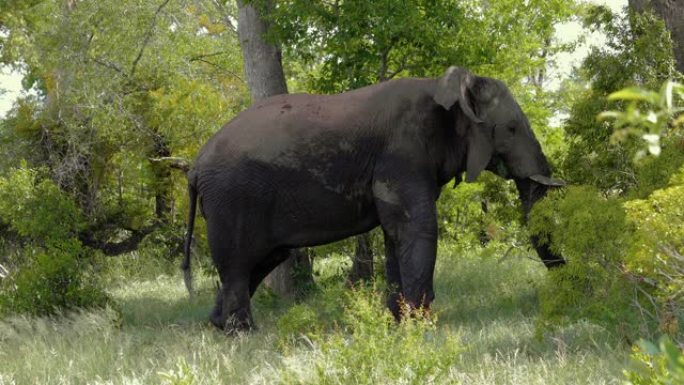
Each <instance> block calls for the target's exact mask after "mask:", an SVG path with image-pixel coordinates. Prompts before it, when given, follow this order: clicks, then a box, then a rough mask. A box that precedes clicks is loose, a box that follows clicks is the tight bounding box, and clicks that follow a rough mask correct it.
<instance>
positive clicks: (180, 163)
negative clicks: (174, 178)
mask: <svg viewBox="0 0 684 385" xmlns="http://www.w3.org/2000/svg"><path fill="white" fill-rule="evenodd" d="M148 159H149V161H150V162H152V163H162V162H164V163H167V165H168V166H169V167H171V168H175V169H177V170H181V171H183V172H185V173H187V172H188V170H190V162H189V161H188V160H187V159H185V158H180V157H177V156H163V157H161V158H148Z"/></svg>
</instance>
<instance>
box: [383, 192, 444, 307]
mask: <svg viewBox="0 0 684 385" xmlns="http://www.w3.org/2000/svg"><path fill="white" fill-rule="evenodd" d="M414 190H415V186H414ZM432 198H433V197H432V195H431V194H423V195H421V196H418V197H416V198H414V199H410V198H408V197H406V198H403V199H401V198H399V196H398V198H397V199H395V200H392V201H390V202H388V201H387V200H384V201H383V200H378V202H376V207H377V209H378V214H379V217H380V223H381V225H382V227H383V230H384V232H385V238H386V241H385V243H386V245H387V246H389V247H388V251H387V265H386V267H387V279H388V283H390V285H392V284H395V285H396V281H398V285H397V286H398V288H399V293H398V295H397V293H396V292H392V291H390V295H389V298H388V306H389V308H390V310H391V311H392V313H393V314H394V316H395V317H396V318H399V317H400V316H401V314H400V313H401V311H402V310H401V306H402V305H404V311H406V310H408V311H410V312H413V311H415V310H426V309H428V308H429V306H430V303H431V302H432V300H433V299H434V297H435V295H434V290H433V283H432V281H433V273H434V268H435V259H436V258H435V257H436V254H437V215H436V207H435V203H434V200H433V199H432ZM390 290H391V288H390Z"/></svg>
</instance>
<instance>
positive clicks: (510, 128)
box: [508, 126, 515, 134]
mask: <svg viewBox="0 0 684 385" xmlns="http://www.w3.org/2000/svg"><path fill="white" fill-rule="evenodd" d="M508 132H510V133H511V134H515V126H508Z"/></svg>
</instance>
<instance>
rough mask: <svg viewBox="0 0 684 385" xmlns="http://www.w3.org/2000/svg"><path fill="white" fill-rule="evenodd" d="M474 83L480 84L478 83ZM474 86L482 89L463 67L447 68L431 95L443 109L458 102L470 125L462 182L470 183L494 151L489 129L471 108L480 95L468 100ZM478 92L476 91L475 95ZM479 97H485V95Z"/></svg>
mask: <svg viewBox="0 0 684 385" xmlns="http://www.w3.org/2000/svg"><path fill="white" fill-rule="evenodd" d="M478 80H480V81H479V82H478ZM476 83H478V84H477V85H478V86H482V84H480V83H482V79H480V78H478V77H476V76H474V75H472V74H471V73H470V72H468V71H467V70H465V69H463V68H458V67H449V69H448V70H447V71H446V73H445V74H444V76H442V78H441V79H439V83H438V84H437V89H436V90H435V96H434V100H435V102H436V103H437V104H439V105H440V106H442V107H444V108H445V109H447V110H448V109H450V108H451V107H452V106H453V105H454V104H456V103H458V105H459V106H460V107H461V111H463V114H464V115H465V116H466V117H467V118H468V119H469V120H470V121H471V122H472V124H470V125H468V126H469V127H468V133H467V141H468V150H467V151H468V156H467V158H466V159H467V160H466V182H472V181H474V180H475V178H477V176H478V175H480V173H481V172H482V170H484V169H485V168H486V167H487V165H488V164H489V160H490V159H491V158H492V154H493V152H494V149H493V147H492V143H491V135H490V134H491V133H490V132H489V131H490V130H491V128H489V127H488V126H487V124H486V123H484V121H482V119H480V118H478V117H477V116H476V115H475V113H474V112H473V110H472V108H471V104H473V102H475V103H480V100H479V99H480V95H477V97H478V100H471V98H470V95H472V94H473V92H472V91H473V86H475V85H476ZM476 88H479V87H476ZM480 91H481V90H477V91H476V92H475V93H478V92H480ZM483 96H485V97H487V96H488V95H483ZM464 128H465V127H457V129H458V130H459V131H460V130H463V131H465V130H464ZM461 134H462V133H461Z"/></svg>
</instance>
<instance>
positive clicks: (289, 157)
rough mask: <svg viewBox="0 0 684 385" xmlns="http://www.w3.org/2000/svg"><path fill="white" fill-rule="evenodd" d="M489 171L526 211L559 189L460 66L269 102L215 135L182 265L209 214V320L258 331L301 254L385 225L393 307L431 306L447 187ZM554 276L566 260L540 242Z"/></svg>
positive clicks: (199, 179) (497, 102)
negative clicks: (255, 306)
mask: <svg viewBox="0 0 684 385" xmlns="http://www.w3.org/2000/svg"><path fill="white" fill-rule="evenodd" d="M485 169H487V170H491V171H493V172H495V173H496V174H497V175H499V176H501V177H503V178H507V179H513V180H514V181H515V183H516V185H517V187H518V190H519V193H520V199H521V200H522V203H523V207H524V210H525V212H526V213H528V212H529V210H530V208H531V207H532V205H533V204H534V202H536V201H537V200H538V199H540V198H541V197H543V196H544V194H545V193H546V191H547V189H548V188H550V187H553V186H559V185H561V184H562V182H561V181H559V180H556V179H553V178H551V176H550V174H551V172H550V167H549V164H548V162H547V159H546V157H545V156H544V154H543V152H542V149H541V146H540V144H539V142H538V141H537V139H536V138H535V136H534V133H533V132H532V130H531V128H530V123H529V121H528V119H527V117H526V116H525V114H524V113H523V111H522V109H521V108H520V106H519V105H518V103H517V102H516V101H515V99H514V98H513V96H512V95H511V93H510V92H509V90H508V88H507V87H506V85H505V84H504V83H503V82H502V81H500V80H497V79H493V78H488V77H482V76H477V75H475V74H473V73H471V72H470V71H468V70H467V69H464V68H459V67H450V68H449V69H448V70H447V71H446V72H445V74H444V75H443V76H441V77H438V78H401V79H394V80H389V81H385V82H382V83H378V84H375V85H371V86H367V87H364V88H360V89H357V90H353V91H349V92H345V93H341V94H336V95H312V94H285V95H277V96H273V97H270V98H268V99H265V100H263V101H259V102H257V103H255V104H253V105H252V106H251V107H250V108H248V109H247V110H245V111H243V112H242V113H240V114H238V115H237V116H236V117H235V118H234V119H232V120H231V121H230V122H228V123H227V124H226V125H225V126H223V128H222V129H221V130H219V131H218V132H217V133H216V134H215V135H214V136H213V137H211V138H210V139H209V140H208V141H207V142H206V144H205V145H204V146H203V147H202V148H201V150H200V151H199V153H198V155H197V157H196V160H195V162H194V165H193V167H192V168H191V170H190V171H189V172H188V174H187V175H188V191H189V199H190V208H189V220H188V231H187V237H186V244H185V258H184V260H183V263H182V266H181V267H182V269H183V270H184V271H185V273H186V278H188V279H187V281H186V282H189V271H190V241H191V239H192V232H193V227H194V220H195V210H196V206H197V204H199V207H200V212H201V215H202V216H203V217H204V218H205V219H206V225H207V239H208V243H209V247H210V251H211V255H212V259H213V262H214V264H215V266H216V268H217V270H218V273H219V277H220V281H221V286H220V288H219V289H218V294H217V298H216V305H215V307H214V309H213V311H212V312H211V315H210V320H211V322H212V323H213V324H214V325H215V326H217V327H218V328H221V329H225V330H227V331H239V330H246V329H250V328H252V327H253V326H254V322H253V319H252V314H251V310H250V299H251V296H252V295H253V294H254V292H255V290H256V288H257V287H258V286H259V284H260V283H261V281H262V280H263V279H264V277H266V275H268V274H269V273H270V272H271V271H272V270H273V269H274V268H275V267H276V266H278V265H279V264H280V263H281V262H283V261H284V260H285V259H287V257H288V256H289V252H290V250H292V249H295V248H299V247H305V246H315V245H321V244H326V243H330V242H332V241H337V240H340V239H343V238H346V237H349V236H352V235H355V234H361V233H364V232H367V231H369V230H371V229H373V228H375V227H377V226H381V228H382V231H383V235H384V242H385V249H386V264H385V269H386V276H387V281H388V286H389V287H390V289H389V290H390V293H389V294H388V296H387V306H388V308H389V309H390V311H391V312H392V314H393V315H394V316H395V318H396V319H397V320H399V319H400V317H401V314H400V313H401V312H402V310H401V308H400V306H403V305H400V303H401V304H407V305H408V306H410V308H411V309H414V310H420V309H429V306H430V303H431V302H432V301H433V299H434V296H435V294H434V291H433V272H434V268H435V259H436V252H437V232H438V231H437V210H436V200H437V198H438V197H439V195H440V190H441V188H442V186H444V185H445V184H446V183H448V182H449V181H451V180H455V183H456V184H458V183H460V182H461V181H462V175H463V174H464V173H465V181H466V182H472V181H474V180H475V179H476V177H477V176H478V174H480V173H481V172H482V171H484V170H485ZM532 242H533V244H534V246H535V247H536V249H537V251H538V254H539V256H540V257H541V259H542V261H543V262H544V263H545V264H546V266H547V267H549V268H551V267H554V266H559V265H562V264H563V263H564V262H565V261H564V259H563V258H562V257H560V256H557V255H555V254H554V253H552V252H551V251H550V250H549V249H548V248H547V247H546V246H544V245H542V244H540V243H539V240H538V239H536V238H533V239H532Z"/></svg>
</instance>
